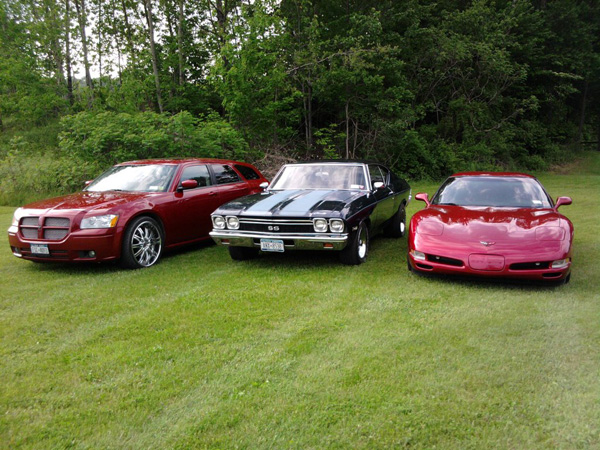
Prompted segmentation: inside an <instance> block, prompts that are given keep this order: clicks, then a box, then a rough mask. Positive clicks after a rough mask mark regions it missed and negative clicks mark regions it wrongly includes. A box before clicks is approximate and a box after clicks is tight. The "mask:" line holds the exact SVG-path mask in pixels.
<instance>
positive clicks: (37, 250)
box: [31, 244, 50, 255]
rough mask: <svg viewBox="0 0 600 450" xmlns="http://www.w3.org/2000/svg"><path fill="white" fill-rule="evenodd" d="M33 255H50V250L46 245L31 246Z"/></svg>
mask: <svg viewBox="0 0 600 450" xmlns="http://www.w3.org/2000/svg"><path fill="white" fill-rule="evenodd" d="M31 253H33V254H34V255H49V254H50V250H48V246H47V245H45V244H31Z"/></svg>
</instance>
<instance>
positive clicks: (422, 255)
mask: <svg viewBox="0 0 600 450" xmlns="http://www.w3.org/2000/svg"><path fill="white" fill-rule="evenodd" d="M412 255H413V258H415V259H416V260H418V261H425V259H426V257H425V253H423V252H418V251H416V250H413V251H412Z"/></svg>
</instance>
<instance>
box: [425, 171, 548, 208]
mask: <svg viewBox="0 0 600 450" xmlns="http://www.w3.org/2000/svg"><path fill="white" fill-rule="evenodd" d="M432 204H435V205H457V206H488V207H498V208H502V207H504V208H551V207H552V205H551V202H550V199H549V198H548V195H547V194H546V192H545V191H544V189H543V188H542V186H541V185H540V183H539V182H538V181H537V180H535V179H533V178H521V177H492V176H477V177H469V176H466V177H457V178H449V179H448V180H446V182H445V183H444V184H443V185H442V187H440V189H439V191H438V192H437V194H435V196H434V198H433V199H432Z"/></svg>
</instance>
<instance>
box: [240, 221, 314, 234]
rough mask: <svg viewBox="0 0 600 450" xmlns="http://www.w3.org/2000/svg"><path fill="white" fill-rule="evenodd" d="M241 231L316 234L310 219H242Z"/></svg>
mask: <svg viewBox="0 0 600 450" xmlns="http://www.w3.org/2000/svg"><path fill="white" fill-rule="evenodd" d="M240 230H241V231H255V232H261V233H314V231H315V230H314V227H313V222H312V220H310V219H260V218H246V217H244V218H240Z"/></svg>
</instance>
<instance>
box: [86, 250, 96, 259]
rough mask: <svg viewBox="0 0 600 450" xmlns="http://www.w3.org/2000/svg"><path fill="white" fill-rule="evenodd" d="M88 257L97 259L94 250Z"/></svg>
mask: <svg viewBox="0 0 600 450" xmlns="http://www.w3.org/2000/svg"><path fill="white" fill-rule="evenodd" d="M88 255H90V258H95V257H96V252H95V251H94V250H90V251H89V252H88Z"/></svg>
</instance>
